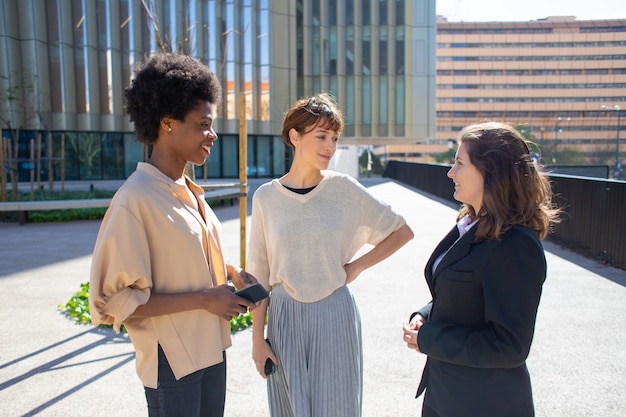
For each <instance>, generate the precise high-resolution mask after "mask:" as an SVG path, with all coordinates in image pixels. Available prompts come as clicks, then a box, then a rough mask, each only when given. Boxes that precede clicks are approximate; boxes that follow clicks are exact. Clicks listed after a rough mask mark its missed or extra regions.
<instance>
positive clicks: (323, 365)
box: [267, 285, 363, 417]
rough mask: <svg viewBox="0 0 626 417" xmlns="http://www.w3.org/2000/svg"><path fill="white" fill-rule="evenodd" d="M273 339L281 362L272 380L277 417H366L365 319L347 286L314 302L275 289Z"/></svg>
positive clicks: (271, 311) (271, 396)
mask: <svg viewBox="0 0 626 417" xmlns="http://www.w3.org/2000/svg"><path fill="white" fill-rule="evenodd" d="M267 336H268V339H269V340H270V344H271V345H272V350H273V351H274V354H275V355H276V357H277V358H278V361H279V364H278V366H277V368H276V372H275V373H274V374H272V375H270V377H269V380H268V397H269V408H270V415H271V416H272V417H359V416H360V415H361V409H362V396H363V352H362V343H361V318H360V316H359V312H358V309H357V306H356V303H355V301H354V297H353V296H352V293H351V292H350V290H349V289H348V287H347V286H343V287H341V288H339V289H337V290H336V291H335V292H333V293H332V294H331V295H329V296H328V297H326V298H324V299H322V300H320V301H316V302H314V303H302V302H299V301H296V300H294V299H293V298H291V297H290V296H289V295H288V294H287V292H286V291H285V289H284V288H283V287H282V286H281V285H276V286H274V287H273V288H272V294H271V297H270V306H269V316H268V325H267Z"/></svg>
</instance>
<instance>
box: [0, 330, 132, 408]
mask: <svg viewBox="0 0 626 417" xmlns="http://www.w3.org/2000/svg"><path fill="white" fill-rule="evenodd" d="M93 336H97V337H98V338H97V339H96V340H95V341H92V342H89V341H86V342H85V341H84V339H85V338H86V337H89V338H90V339H91V338H93ZM83 343H86V344H83ZM110 343H115V344H119V343H124V344H130V343H131V342H130V338H129V337H128V336H127V335H118V334H116V333H115V332H114V331H113V330H111V329H102V328H92V329H90V330H87V331H84V332H81V333H78V334H75V335H73V336H71V337H68V338H65V339H63V340H60V341H58V342H55V343H52V344H50V345H48V346H45V347H43V348H41V349H39V350H36V351H34V352H30V353H28V354H26V355H23V356H21V357H19V358H16V359H13V360H11V361H8V362H5V363H2V364H0V370H2V371H3V373H4V374H12V373H13V372H12V369H21V368H23V367H24V364H23V363H24V362H25V361H35V362H38V361H42V362H43V363H40V364H39V365H37V366H35V367H33V368H31V369H29V370H27V371H26V372H23V371H22V372H21V373H19V371H16V372H18V373H17V374H16V375H14V376H12V377H9V378H8V379H7V380H5V381H3V382H1V383H0V391H3V390H5V389H10V388H12V387H14V386H16V385H18V384H22V383H25V384H28V383H29V380H31V379H34V378H36V377H38V376H40V375H41V374H46V373H49V372H53V371H57V372H58V371H60V370H63V369H67V368H73V367H80V366H85V365H90V364H91V365H93V364H98V363H103V362H105V361H110V360H116V359H119V360H118V361H117V362H115V363H114V364H113V365H108V366H104V367H99V368H98V369H99V370H100V369H101V370H100V372H98V373H97V374H95V375H92V376H90V377H88V378H87V379H85V380H82V381H77V383H76V384H74V385H73V386H71V387H69V388H68V389H66V390H65V391H63V392H61V393H59V394H58V395H56V396H54V397H53V398H47V399H45V401H44V402H42V403H41V404H39V405H38V406H36V407H34V408H33V409H31V410H29V411H28V412H26V413H25V414H23V415H24V416H33V415H37V414H39V413H41V412H42V411H43V410H45V409H47V408H49V407H51V406H52V405H54V404H55V403H57V402H59V401H61V400H62V399H64V398H66V397H68V396H70V395H72V394H74V393H76V392H77V391H79V390H80V389H82V388H84V387H86V386H88V385H89V384H92V383H94V382H96V381H97V380H99V379H101V378H102V377H103V376H105V375H107V374H109V373H111V372H113V371H115V370H116V369H119V368H121V367H122V366H124V365H126V364H127V363H129V362H131V361H133V360H134V359H135V354H134V352H132V351H131V352H126V353H122V354H115V355H109V356H107V355H103V356H100V355H98V356H97V357H96V358H95V359H90V360H86V361H82V362H73V363H71V364H69V363H67V362H68V361H69V360H71V359H73V358H76V357H77V356H79V355H82V354H85V353H88V352H90V351H92V350H93V349H95V348H98V347H101V346H103V345H106V344H110ZM64 345H68V346H78V345H80V347H76V348H74V349H73V350H71V351H68V352H66V353H63V354H61V355H59V356H56V357H53V358H52V359H47V358H48V357H49V356H50V352H52V351H54V350H55V349H62V348H63V347H65V346H64ZM53 356H54V355H53Z"/></svg>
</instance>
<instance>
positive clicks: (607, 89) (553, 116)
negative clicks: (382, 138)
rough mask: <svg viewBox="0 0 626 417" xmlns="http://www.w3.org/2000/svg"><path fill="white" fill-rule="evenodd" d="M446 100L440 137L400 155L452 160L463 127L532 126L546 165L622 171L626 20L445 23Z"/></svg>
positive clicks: (396, 151) (442, 83)
mask: <svg viewBox="0 0 626 417" xmlns="http://www.w3.org/2000/svg"><path fill="white" fill-rule="evenodd" d="M436 94H437V133H436V135H435V137H433V138H432V140H430V141H429V142H428V143H427V144H424V145H419V146H393V147H390V149H389V153H390V156H391V157H392V158H395V159H407V160H428V159H429V154H430V153H433V152H439V153H446V152H447V149H448V140H449V139H455V138H456V135H457V134H458V131H459V130H460V129H461V128H462V127H464V126H466V125H468V124H472V123H476V122H478V121H485V120H498V121H504V122H507V123H513V124H516V125H522V127H521V128H522V129H524V130H525V132H526V134H531V135H532V136H534V138H536V141H537V143H538V144H539V145H540V147H541V152H542V155H543V161H542V162H544V163H546V164H557V165H558V164H572V163H581V164H583V163H584V164H607V165H609V166H611V168H612V169H613V167H614V166H615V161H616V152H617V147H618V146H619V137H618V127H619V128H622V126H621V122H620V120H619V118H620V115H621V114H623V111H624V108H625V107H626V19H616V20H601V21H578V20H576V18H575V17H568V16H566V17H548V18H546V19H540V20H536V21H529V22H477V23H475V22H460V23H459V22H454V23H453V22H447V21H446V20H445V18H443V17H440V16H439V17H438V21H437V93H436ZM618 108H619V109H620V110H617V109H618ZM623 139H626V138H625V137H624V134H623V132H622V140H623ZM625 154H626V144H622V145H621V147H619V156H620V158H622V159H623V158H624V155H625ZM618 159H619V158H618ZM611 174H612V172H611ZM611 176H612V175H611Z"/></svg>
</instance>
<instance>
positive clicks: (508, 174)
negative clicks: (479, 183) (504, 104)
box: [459, 122, 559, 240]
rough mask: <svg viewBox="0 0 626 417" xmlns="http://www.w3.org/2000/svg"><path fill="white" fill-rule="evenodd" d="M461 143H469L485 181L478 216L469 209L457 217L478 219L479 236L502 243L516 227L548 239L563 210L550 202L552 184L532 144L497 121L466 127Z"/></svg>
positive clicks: (471, 160) (468, 207) (460, 137)
mask: <svg viewBox="0 0 626 417" xmlns="http://www.w3.org/2000/svg"><path fill="white" fill-rule="evenodd" d="M459 142H460V143H463V144H465V145H466V149H467V153H468V155H469V159H470V162H471V163H472V165H474V166H475V167H476V168H477V169H478V171H480V173H481V174H482V175H483V178H484V194H483V201H482V205H481V209H480V213H475V212H474V208H473V207H471V206H468V205H465V206H463V207H462V208H461V211H460V212H459V219H460V218H461V217H463V216H464V215H466V214H469V215H470V217H471V218H472V219H475V218H478V217H480V221H479V222H478V225H477V227H478V228H477V230H476V238H477V239H479V240H485V239H499V238H500V237H501V236H502V234H503V233H504V232H506V231H507V230H508V229H510V228H511V227H512V226H514V225H523V226H526V227H529V228H531V229H533V230H534V231H535V232H536V233H537V235H538V236H539V237H540V238H544V237H546V235H547V234H548V232H549V227H550V224H551V223H553V222H556V221H557V217H558V212H559V210H558V209H556V208H555V207H554V205H553V203H552V188H551V186H550V182H549V180H548V178H547V176H546V175H545V173H544V172H543V171H542V169H541V167H540V166H539V165H538V163H537V161H535V160H534V159H533V154H532V150H531V148H530V143H529V142H527V141H526V139H524V137H523V136H522V135H521V134H520V133H519V132H518V131H517V130H516V129H515V128H514V127H512V126H509V125H507V124H504V123H498V122H487V123H480V124H475V125H471V126H467V127H465V128H464V129H463V130H462V131H461V133H460V135H459Z"/></svg>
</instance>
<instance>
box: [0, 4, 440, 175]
mask: <svg viewBox="0 0 626 417" xmlns="http://www.w3.org/2000/svg"><path fill="white" fill-rule="evenodd" d="M418 5H419V10H418ZM0 13H1V14H2V15H3V16H4V19H0V62H5V63H9V64H8V65H5V66H0V92H3V93H9V92H15V93H18V94H17V95H14V96H12V97H18V98H17V99H15V98H11V99H7V97H8V96H9V94H3V95H2V96H1V97H2V100H0V115H1V120H0V122H1V125H0V127H1V128H2V137H3V141H2V144H3V146H2V147H0V149H3V152H4V155H5V156H9V153H8V148H9V147H10V148H11V155H10V157H9V158H10V159H16V160H17V162H18V164H17V166H18V168H17V175H18V176H19V179H20V181H26V180H28V178H29V177H30V170H31V169H32V166H33V165H37V166H39V167H40V172H39V175H41V178H42V180H46V179H47V178H48V177H49V175H50V174H52V175H53V176H54V178H55V179H60V178H61V177H63V178H64V179H66V180H97V179H123V178H125V177H127V176H128V175H129V174H130V173H131V172H132V171H133V170H134V169H135V167H136V164H137V162H138V161H141V160H143V159H144V158H145V157H146V156H147V155H148V151H147V150H146V149H144V147H143V146H142V145H141V144H139V143H138V142H136V141H135V140H134V133H133V126H132V124H131V123H130V121H129V120H128V116H127V115H126V114H125V112H124V88H126V87H127V86H128V85H129V83H130V81H131V79H132V68H133V67H134V66H135V65H136V64H137V63H139V62H141V61H143V60H144V59H145V57H146V56H149V55H151V54H153V53H156V52H159V51H168V52H177V53H184V54H188V55H191V56H194V57H197V58H198V59H200V60H201V61H203V62H205V63H206V64H207V66H208V67H209V68H211V70H213V71H214V72H215V74H216V75H217V76H218V78H219V79H220V81H221V83H222V86H223V97H222V103H221V104H220V106H219V107H218V109H217V113H218V119H217V124H216V125H217V126H216V128H217V132H218V135H219V140H218V141H217V144H216V146H215V147H214V148H213V154H212V155H211V156H210V157H209V158H208V161H207V164H206V167H197V169H196V171H195V172H196V177H201V178H236V177H238V159H239V134H238V133H239V132H238V131H239V123H240V119H242V118H244V117H245V120H246V123H247V132H248V140H247V147H248V158H247V159H248V174H249V175H251V176H262V177H274V176H279V175H282V174H283V173H284V172H285V171H286V170H287V169H288V167H289V164H290V160H291V157H292V156H291V154H290V149H288V148H285V145H284V144H283V142H282V140H281V139H280V137H279V136H277V134H278V133H279V132H280V126H281V122H282V117H283V115H284V112H285V111H286V110H287V108H288V107H289V106H290V105H291V104H292V103H293V102H294V101H295V100H296V99H297V98H299V97H302V96H305V95H310V94H314V93H316V92H319V91H329V92H330V93H331V94H332V95H334V96H335V97H336V98H337V100H338V102H339V105H340V107H341V108H342V110H343V111H344V114H345V117H346V130H345V132H344V135H343V138H344V139H346V140H353V141H355V142H364V143H367V141H368V140H373V139H376V138H379V137H380V136H384V137H385V138H386V139H389V138H392V139H393V137H403V136H405V135H407V136H420V137H422V136H427V135H428V133H429V132H430V131H432V130H434V117H431V116H429V115H428V114H422V113H421V112H417V113H416V115H415V117H414V116H412V114H413V110H414V107H415V104H416V103H417V102H420V103H421V102H428V103H429V104H430V105H433V106H434V96H433V97H432V98H430V97H429V96H428V94H415V92H416V85H419V87H418V90H420V89H427V88H428V87H427V85H426V84H429V85H434V65H435V62H434V53H433V54H432V56H426V60H428V61H429V62H430V63H431V64H432V71H431V73H427V74H417V76H416V74H414V73H412V69H413V68H417V66H415V65H413V64H412V62H413V60H415V59H419V60H420V61H424V56H419V57H416V56H415V55H414V54H413V52H412V50H411V48H410V47H409V46H408V44H410V42H409V41H408V40H410V39H416V33H418V32H419V31H420V30H421V29H422V27H424V28H427V30H431V29H432V30H433V33H434V22H435V14H434V0H426V1H424V2H422V1H420V2H417V3H415V2H407V1H406V0H345V1H343V0H341V1H340V0H328V1H312V0H149V1H146V2H143V1H141V0H90V1H85V0H46V1H45V2H44V1H41V0H3V1H2V2H1V3H0ZM416 20H419V22H418V23H416ZM18 23H19V26H18ZM26 23H27V24H26ZM428 28H430V29H428ZM424 33H426V32H424ZM418 35H419V36H422V33H421V32H420V33H418ZM423 37H424V39H422V42H423V41H425V40H428V39H429V38H428V35H427V34H426V35H424V36H423ZM429 42H430V41H429ZM432 44H433V45H434V39H432ZM423 75H426V78H424V80H425V81H426V83H422V81H421V80H422V78H420V77H422V76H423ZM418 81H419V82H418ZM407 89H409V90H408V91H407ZM241 97H245V106H244V107H243V110H242V108H240V99H241ZM418 107H424V106H423V104H421V105H420V106H418ZM416 120H419V122H415V121H416ZM407 123H409V124H407ZM416 126H417V128H416ZM38 137H41V138H43V139H37V138H38ZM32 143H34V144H35V145H32ZM33 148H34V155H35V158H34V159H36V160H37V161H39V162H33V158H31V152H32V151H31V149H33ZM15 156H17V158H14V157H15ZM5 159H6V158H5ZM48 162H50V163H51V164H48ZM49 166H51V167H52V171H51V172H49V171H48V170H49ZM5 171H6V172H7V173H8V168H5Z"/></svg>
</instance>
